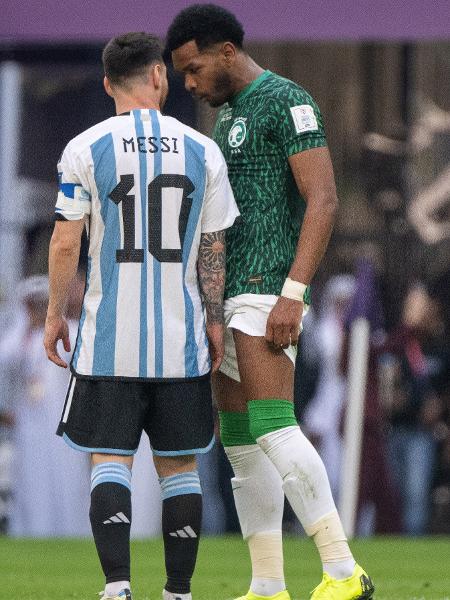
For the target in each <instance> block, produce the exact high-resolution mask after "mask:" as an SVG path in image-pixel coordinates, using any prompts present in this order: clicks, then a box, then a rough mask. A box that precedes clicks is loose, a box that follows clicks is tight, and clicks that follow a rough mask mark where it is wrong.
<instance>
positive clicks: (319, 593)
mask: <svg viewBox="0 0 450 600" xmlns="http://www.w3.org/2000/svg"><path fill="white" fill-rule="evenodd" d="M243 37H244V31H243V29H242V26H241V25H240V23H239V22H238V21H237V20H236V18H235V17H234V15H232V14H231V13H229V12H228V11H227V10H225V9H223V8H221V7H218V6H215V5H212V4H207V5H194V6H190V7H188V8H186V9H185V10H183V11H182V12H181V13H179V14H178V16H177V17H176V18H175V19H174V21H173V23H172V24H171V26H170V28H169V32H168V36H167V50H168V51H170V52H171V53H172V59H173V63H174V66H175V68H176V69H177V70H178V71H180V72H182V73H183V74H184V76H185V85H186V88H187V89H188V90H189V91H190V92H192V93H193V94H194V95H195V96H196V97H198V98H200V99H201V100H205V101H207V102H208V103H209V104H210V105H211V106H221V105H223V108H222V110H221V112H220V114H219V116H218V119H217V123H216V127H215V131H214V139H215V140H216V142H217V143H218V145H219V146H220V148H221V150H222V152H223V154H224V156H225V159H226V162H227V164H228V170H229V178H230V182H231V185H232V188H233V191H234V195H235V198H236V201H237V204H238V207H239V210H240V212H241V215H242V218H241V220H240V222H239V223H238V224H235V225H234V226H233V227H232V228H231V229H230V230H229V231H228V232H227V248H228V252H227V282H226V287H225V305H224V309H225V321H226V324H227V332H226V334H225V357H224V360H223V362H222V366H221V372H220V373H219V374H218V375H217V377H216V378H215V382H214V391H215V397H216V399H217V404H218V408H219V413H220V427H221V437H222V442H223V445H224V447H225V451H226V453H227V455H228V458H229V460H230V463H231V465H232V467H233V470H234V475H235V477H234V479H233V492H234V498H235V502H236V507H237V511H238V514H239V520H240V524H241V529H242V534H243V536H244V538H245V539H246V540H247V542H248V544H249V549H250V555H251V560H252V580H251V584H250V590H249V591H248V592H247V594H246V595H245V596H243V597H241V598H240V599H239V600H268V599H271V600H289V599H290V596H289V593H288V592H287V590H286V586H285V581H284V573H283V553H282V539H281V521H282V514H283V504H284V494H285V495H286V497H287V498H288V500H289V501H290V503H291V505H292V508H293V509H294V511H295V513H296V515H297V517H298V518H299V520H300V521H301V523H302V525H303V527H304V529H305V531H306V532H307V533H308V535H310V536H311V537H312V538H313V539H314V542H315V543H316V546H317V549H318V551H319V554H320V557H321V559H322V563H323V571H324V575H323V579H322V582H321V583H320V584H319V586H318V587H317V588H316V589H315V590H314V592H313V594H312V599H314V600H356V599H357V598H359V599H362V598H372V595H373V591H374V587H373V584H372V582H371V580H370V578H369V576H368V575H367V574H366V573H365V571H364V570H363V569H362V568H361V567H360V566H359V565H357V564H356V563H355V560H354V558H353V556H352V553H351V551H350V549H349V546H348V543H347V540H346V537H345V534H344V531H343V528H342V525H341V521H340V518H339V515H338V513H337V511H336V507H335V504H334V501H333V498H332V495H331V491H330V486H329V483H328V477H327V474H326V471H325V467H324V465H323V463H322V461H321V459H320V457H319V455H318V454H317V452H316V450H315V449H314V448H313V446H312V445H311V444H310V442H309V441H308V440H307V439H306V437H305V436H304V435H303V433H302V432H301V430H300V428H299V426H298V424H297V421H296V419H295V416H294V406H293V381H294V360H295V345H296V344H297V340H298V336H299V333H300V330H301V320H302V315H303V314H304V312H305V310H306V309H307V306H308V304H309V302H310V295H309V288H308V285H309V283H310V282H311V280H312V278H313V276H314V273H315V272H316V269H317V267H318V265H319V263H320V261H321V259H322V256H323V254H324V252H325V249H326V247H327V244H328V241H329V238H330V234H331V230H332V227H333V222H334V218H335V214H336V208H337V198H336V189H335V183H334V176H333V169H332V165H331V160H330V156H329V152H328V149H327V144H326V139H325V132H324V128H323V122H322V116H321V114H320V111H319V109H318V107H317V105H316V103H315V102H314V100H313V99H312V98H311V96H310V95H309V94H308V93H307V92H306V91H305V90H304V89H302V88H301V87H300V86H298V85H297V84H295V83H293V82H292V81H289V80H287V79H284V78H283V77H280V76H278V75H275V74H273V73H271V72H270V71H265V70H264V69H262V68H261V67H260V66H259V65H257V64H256V63H255V62H254V61H253V60H252V58H251V57H250V56H249V55H248V54H247V53H246V52H245V50H244V49H243V45H242V44H243Z"/></svg>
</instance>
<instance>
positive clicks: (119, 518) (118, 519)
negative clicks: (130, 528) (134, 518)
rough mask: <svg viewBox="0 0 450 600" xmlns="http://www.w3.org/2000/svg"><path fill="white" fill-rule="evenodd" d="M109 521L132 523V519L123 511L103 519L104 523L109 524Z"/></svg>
mask: <svg viewBox="0 0 450 600" xmlns="http://www.w3.org/2000/svg"><path fill="white" fill-rule="evenodd" d="M108 523H130V520H129V519H128V517H126V516H125V515H124V514H123V512H118V513H116V514H115V515H114V516H113V517H109V519H106V521H103V525H107V524H108Z"/></svg>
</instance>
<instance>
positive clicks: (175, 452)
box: [152, 436, 215, 456]
mask: <svg viewBox="0 0 450 600" xmlns="http://www.w3.org/2000/svg"><path fill="white" fill-rule="evenodd" d="M214 442H215V436H213V437H212V439H211V441H210V442H209V444H208V445H207V446H205V447H204V448H192V449H190V450H155V449H154V448H152V452H153V454H154V455H155V456H188V455H190V454H206V453H207V452H209V451H210V450H211V448H212V447H213V446H214Z"/></svg>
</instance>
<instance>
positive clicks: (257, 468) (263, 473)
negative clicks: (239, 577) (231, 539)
mask: <svg viewBox="0 0 450 600" xmlns="http://www.w3.org/2000/svg"><path fill="white" fill-rule="evenodd" d="M225 452H226V454H227V456H228V459H229V461H230V464H231V466H232V468H233V471H234V475H235V477H234V478H233V479H232V480H231V483H232V486H233V495H234V501H235V504H236V510H237V513H238V517H239V523H240V525H241V530H242V535H243V537H244V540H247V541H248V544H249V550H250V557H251V561H252V582H251V584H250V589H251V590H252V592H253V593H255V594H257V595H259V596H272V595H274V594H277V593H278V592H281V591H283V590H285V589H286V584H285V580H284V572H283V547H282V533H281V524H282V519H283V509H284V493H283V488H282V480H281V477H280V475H279V473H278V471H277V470H276V468H275V467H274V466H273V464H272V463H271V461H270V460H269V459H268V458H267V456H266V455H265V454H264V452H263V451H262V450H261V448H260V447H259V446H258V445H257V444H253V445H246V446H228V447H226V448H225Z"/></svg>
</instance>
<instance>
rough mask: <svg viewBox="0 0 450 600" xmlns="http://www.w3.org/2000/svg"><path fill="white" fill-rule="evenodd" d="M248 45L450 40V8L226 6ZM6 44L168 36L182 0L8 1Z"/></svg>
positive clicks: (434, 4)
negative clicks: (141, 33) (128, 33)
mask: <svg viewBox="0 0 450 600" xmlns="http://www.w3.org/2000/svg"><path fill="white" fill-rule="evenodd" d="M217 3H218V4H222V6H225V7H227V8H229V9H230V10H232V11H233V12H234V13H235V14H236V15H237V16H238V17H239V19H240V20H241V21H242V23H243V24H244V26H245V29H246V32H247V38H248V39H258V40H283V39H285V40H292V39H303V40H311V39H322V40H325V39H333V40H340V39H347V40H352V39H381V40H389V39H436V38H441V39H448V38H449V37H450V36H449V23H450V0H403V1H401V0H359V1H358V0H314V1H313V0H298V1H297V2H296V1H293V0H278V1H277V2H273V1H272V2H269V1H268V0H223V1H222V2H220V1H218V2H217ZM1 4H2V8H1V15H0V40H13V41H25V40H29V41H46V40H49V41H50V40H60V41H61V40H66V41H88V40H95V39H102V40H103V39H107V38H110V37H111V36H113V35H116V34H118V33H123V32H125V31H132V30H134V31H136V30H139V31H140V30H145V31H150V32H152V33H157V34H159V35H161V36H164V34H165V31H166V29H167V26H168V24H169V23H170V21H171V19H172V18H173V16H174V15H175V14H176V13H177V12H178V11H179V10H180V9H182V8H184V7H185V6H187V5H188V4H190V2H186V1H184V2H183V1H182V0H166V1H164V0H129V1H128V2H127V1H126V0H121V1H116V0H109V1H108V0H28V1H26V2H20V0H3V1H2V3H1Z"/></svg>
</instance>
